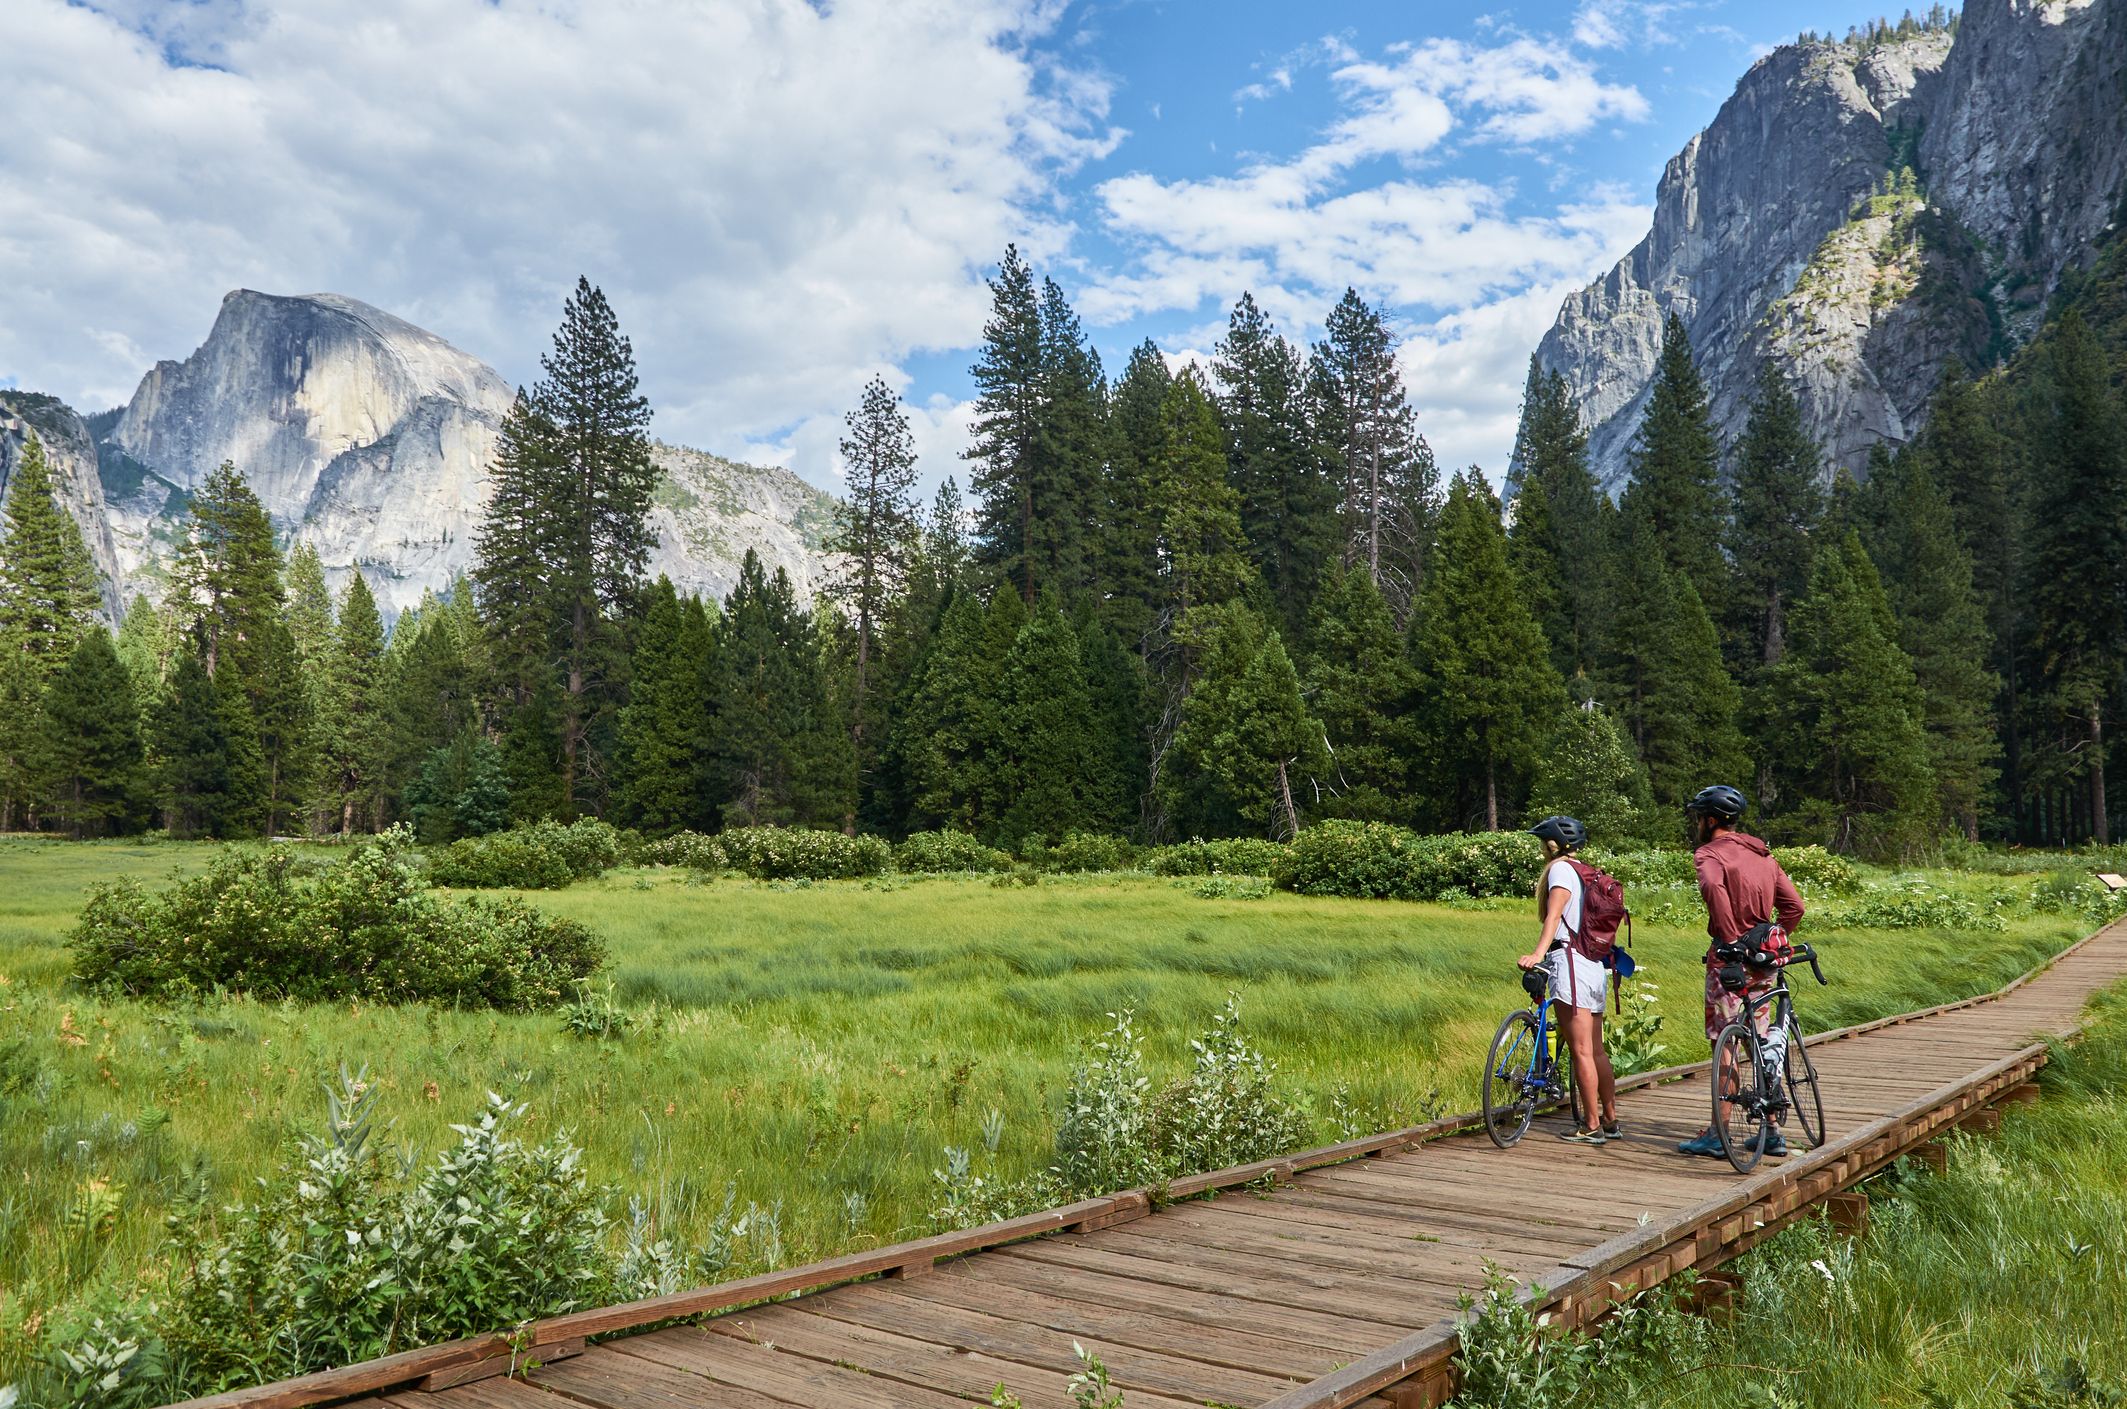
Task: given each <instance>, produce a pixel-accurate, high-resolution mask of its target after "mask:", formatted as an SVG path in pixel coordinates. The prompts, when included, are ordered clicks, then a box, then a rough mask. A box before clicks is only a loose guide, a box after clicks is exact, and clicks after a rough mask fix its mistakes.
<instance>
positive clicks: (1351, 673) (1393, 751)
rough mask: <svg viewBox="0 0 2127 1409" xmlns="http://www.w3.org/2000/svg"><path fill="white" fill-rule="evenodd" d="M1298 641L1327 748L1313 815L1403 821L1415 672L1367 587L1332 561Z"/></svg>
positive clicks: (1376, 594)
mask: <svg viewBox="0 0 2127 1409" xmlns="http://www.w3.org/2000/svg"><path fill="white" fill-rule="evenodd" d="M1306 640H1307V655H1306V668H1305V673H1304V677H1303V678H1304V680H1305V684H1306V697H1307V702H1308V707H1309V708H1310V709H1311V710H1312V711H1313V713H1314V715H1315V717H1316V718H1317V719H1319V720H1321V721H1322V726H1323V731H1324V733H1325V735H1326V737H1327V745H1328V750H1329V763H1328V767H1327V770H1326V772H1325V773H1324V775H1323V777H1322V785H1321V789H1320V796H1319V797H1314V798H1312V799H1311V801H1312V803H1313V809H1312V810H1314V811H1315V812H1316V813H1318V814H1319V815H1321V816H1325V817H1355V818H1360V819H1362V820H1366V821H1376V822H1406V823H1407V822H1409V821H1411V820H1412V809H1411V792H1412V789H1411V781H1412V780H1411V763H1412V754H1413V752H1414V749H1415V745H1416V740H1415V739H1414V738H1413V737H1412V733H1411V724H1412V721H1411V718H1410V714H1411V710H1412V709H1413V708H1414V706H1415V703H1416V695H1417V690H1418V674H1417V671H1416V669H1415V668H1414V667H1413V666H1412V664H1411V661H1410V656H1409V654H1408V653H1407V652H1406V651H1405V649H1404V640H1403V633H1402V632H1400V631H1398V630H1397V629H1396V618H1395V614H1394V613H1393V612H1391V611H1390V610H1389V606H1388V602H1387V601H1386V600H1385V599H1384V598H1383V597H1382V595H1381V593H1380V591H1379V589H1377V588H1376V587H1375V586H1374V583H1373V579H1372V578H1370V577H1368V576H1367V575H1366V574H1365V573H1364V572H1361V571H1358V570H1357V569H1349V570H1347V569H1345V568H1343V567H1340V566H1338V565H1337V564H1336V563H1334V562H1333V563H1331V564H1330V566H1329V567H1328V568H1327V569H1326V570H1325V571H1324V573H1323V575H1322V585H1321V587H1320V588H1319V589H1318V590H1317V591H1316V592H1315V593H1314V603H1313V606H1312V608H1311V609H1310V612H1309V616H1308V628H1307V637H1306Z"/></svg>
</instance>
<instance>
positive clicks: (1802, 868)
mask: <svg viewBox="0 0 2127 1409" xmlns="http://www.w3.org/2000/svg"><path fill="white" fill-rule="evenodd" d="M1773 859H1774V860H1776V861H1778V862H1779V863H1780V865H1781V867H1782V869H1784V870H1785V871H1786V872H1787V875H1788V878H1789V879H1790V880H1792V881H1793V882H1794V883H1795V884H1796V885H1798V886H1800V887H1801V888H1802V889H1803V890H1807V891H1817V892H1819V893H1821V894H1824V895H1845V894H1847V893H1848V892H1850V891H1854V890H1857V889H1859V888H1860V885H1861V878H1860V877H1859V876H1857V875H1856V874H1854V863H1853V862H1851V861H1849V860H1847V859H1846V858H1845V857H1844V856H1838V855H1834V854H1833V853H1832V852H1829V851H1826V850H1825V849H1824V848H1823V847H1821V846H1783V847H1777V848H1775V849H1774V851H1773Z"/></svg>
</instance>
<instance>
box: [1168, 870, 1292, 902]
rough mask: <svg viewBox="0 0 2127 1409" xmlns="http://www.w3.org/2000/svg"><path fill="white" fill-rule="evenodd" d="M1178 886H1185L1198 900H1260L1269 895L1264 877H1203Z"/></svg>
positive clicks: (1266, 880) (1268, 888)
mask: <svg viewBox="0 0 2127 1409" xmlns="http://www.w3.org/2000/svg"><path fill="white" fill-rule="evenodd" d="M1178 884H1183V885H1187V886H1188V887H1189V893H1190V894H1192V895H1194V896H1196V897H1197V898H1198V899H1199V900H1262V899H1263V898H1265V897H1266V896H1268V895H1269V894H1270V880H1269V878H1268V877H1265V876H1204V877H1202V878H1200V879H1198V880H1195V881H1185V882H1179V883H1178Z"/></svg>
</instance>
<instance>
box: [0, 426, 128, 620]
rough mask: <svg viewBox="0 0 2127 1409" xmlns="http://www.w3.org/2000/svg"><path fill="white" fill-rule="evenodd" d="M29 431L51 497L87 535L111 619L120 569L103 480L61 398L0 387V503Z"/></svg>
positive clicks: (92, 448)
mask: <svg viewBox="0 0 2127 1409" xmlns="http://www.w3.org/2000/svg"><path fill="white" fill-rule="evenodd" d="M32 435H34V436H36V437H37V441H38V443H39V444H40V445H42V446H43V447H44V458H45V460H46V462H47V463H48V464H50V465H51V467H52V487H53V489H54V491H55V495H54V497H55V498H57V499H58V500H59V502H60V503H61V504H62V505H64V506H65V508H66V511H67V512H68V513H70V514H72V515H73V516H74V522H75V523H77V524H79V525H80V526H81V536H82V537H83V538H84V539H86V540H87V541H88V545H89V556H90V557H91V558H93V559H95V562H96V576H97V579H98V585H99V587H100V588H101V589H102V592H103V612H104V616H105V617H106V618H107V619H109V620H111V621H114V622H115V621H116V620H117V619H118V609H119V602H118V583H119V580H120V576H121V574H120V571H119V558H118V546H117V544H116V543H115V542H114V541H113V540H112V537H111V521H110V515H109V514H108V513H107V512H106V511H105V508H104V500H103V484H102V482H101V481H100V480H99V479H98V477H97V473H96V442H95V439H94V437H92V436H91V435H90V434H89V428H88V425H87V423H86V422H84V421H83V420H82V419H81V417H79V416H77V415H75V414H74V411H73V409H72V408H71V407H69V406H68V405H67V404H66V403H65V402H63V401H60V400H59V399H57V398H56V397H50V396H41V395H39V394H37V393H36V392H20V391H0V504H4V503H6V502H7V491H8V486H9V485H11V484H13V483H14V479H15V467H16V466H17V465H19V464H21V463H22V452H23V450H24V448H25V447H27V446H28V444H29V438H30V437H31V436H32Z"/></svg>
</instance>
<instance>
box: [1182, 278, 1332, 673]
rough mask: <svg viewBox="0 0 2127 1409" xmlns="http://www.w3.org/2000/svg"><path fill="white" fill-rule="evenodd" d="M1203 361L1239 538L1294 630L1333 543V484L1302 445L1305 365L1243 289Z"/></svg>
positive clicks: (1287, 627)
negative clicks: (1214, 388) (1214, 382)
mask: <svg viewBox="0 0 2127 1409" xmlns="http://www.w3.org/2000/svg"><path fill="white" fill-rule="evenodd" d="M1211 365H1212V371H1213V373H1214V374H1215V375H1216V376H1217V378H1218V383H1219V395H1218V398H1217V400H1218V409H1219V420H1220V423H1221V424H1222V425H1223V427H1224V429H1225V432H1226V470H1227V478H1228V480H1229V481H1230V482H1231V483H1232V485H1233V488H1234V491H1235V494H1236V495H1237V497H1238V507H1239V510H1240V528H1241V537H1242V538H1243V539H1244V540H1245V541H1246V542H1247V544H1248V555H1249V559H1250V561H1251V562H1252V563H1253V564H1254V565H1255V569H1256V575H1257V577H1258V578H1259V579H1261V581H1262V583H1263V586H1264V589H1265V591H1266V592H1267V593H1268V594H1269V597H1270V601H1271V603H1272V605H1273V606H1274V607H1275V609H1276V613H1277V618H1278V624H1279V626H1280V627H1281V628H1282V629H1283V630H1284V631H1286V632H1287V633H1293V632H1297V631H1298V630H1299V629H1300V626H1301V624H1302V623H1303V622H1305V621H1306V619H1307V607H1308V601H1309V599H1310V598H1311V597H1312V596H1313V595H1314V590H1315V586H1316V582H1317V580H1318V579H1319V577H1320V576H1321V572H1322V564H1323V563H1324V562H1326V561H1327V560H1328V559H1329V558H1330V556H1331V555H1332V554H1334V553H1335V551H1336V548H1337V524H1336V508H1337V486H1336V485H1334V484H1332V483H1331V482H1330V481H1329V480H1327V479H1325V478H1324V477H1323V475H1322V471H1321V467H1320V465H1319V464H1318V463H1317V462H1316V459H1315V457H1314V455H1313V454H1312V453H1311V451H1310V448H1309V446H1308V441H1307V417H1306V405H1305V391H1306V371H1305V367H1304V366H1303V364H1302V362H1301V359H1300V353H1299V351H1298V349H1296V348H1295V347H1294V346H1293V345H1292V344H1291V343H1289V342H1287V341H1286V340H1285V339H1284V338H1282V337H1280V336H1279V335H1278V332H1277V329H1276V328H1274V327H1273V326H1272V325H1271V322H1270V319H1269V317H1268V316H1266V315H1265V314H1264V312H1263V310H1262V309H1260V308H1258V307H1257V306H1256V301H1255V299H1254V298H1253V297H1252V296H1251V295H1249V294H1245V293H1244V294H1242V295H1241V299H1240V302H1239V303H1237V304H1235V305H1234V308H1233V314H1232V316H1231V317H1230V318H1228V320H1227V323H1226V337H1225V340H1224V341H1222V342H1220V343H1219V345H1218V347H1217V349H1216V350H1215V352H1214V355H1213V361H1212V364H1211Z"/></svg>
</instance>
